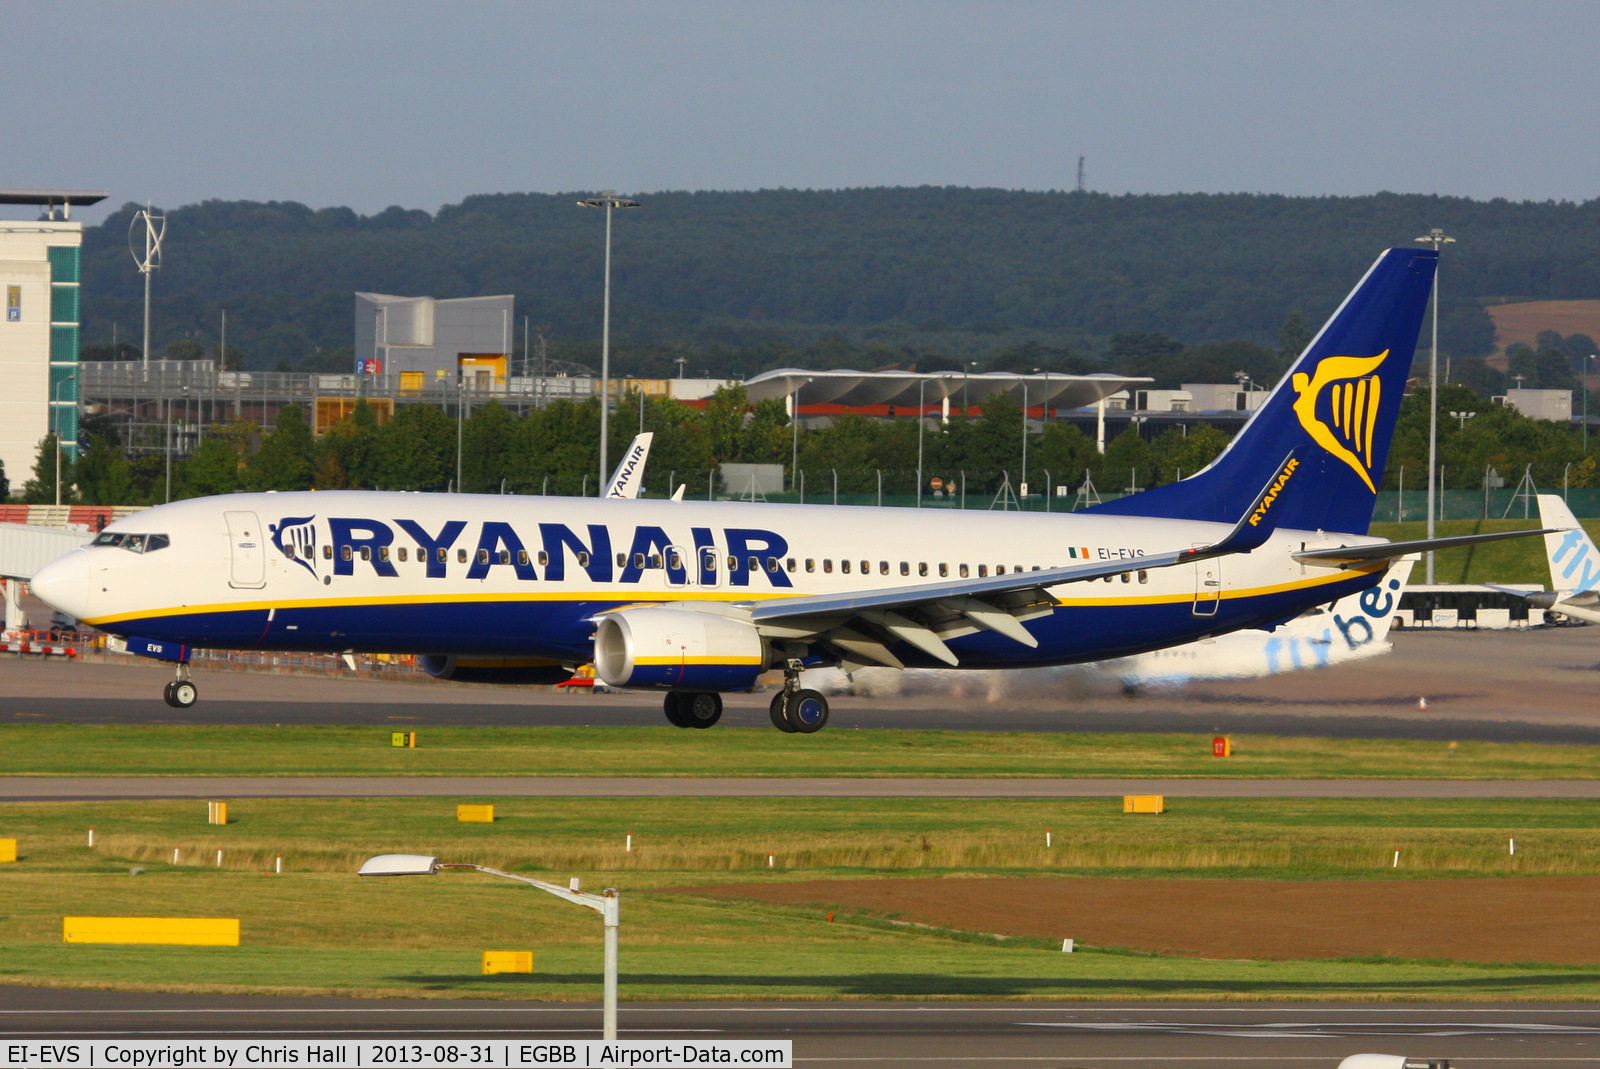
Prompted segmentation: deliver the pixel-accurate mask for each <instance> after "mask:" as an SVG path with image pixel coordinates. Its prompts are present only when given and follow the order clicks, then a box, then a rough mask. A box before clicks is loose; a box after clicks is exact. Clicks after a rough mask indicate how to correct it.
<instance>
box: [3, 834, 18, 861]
mask: <svg viewBox="0 0 1600 1069" xmlns="http://www.w3.org/2000/svg"><path fill="white" fill-rule="evenodd" d="M16 859H17V841H16V840H15V839H0V861H15V860H16Z"/></svg>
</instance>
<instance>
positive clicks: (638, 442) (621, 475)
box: [600, 431, 655, 498]
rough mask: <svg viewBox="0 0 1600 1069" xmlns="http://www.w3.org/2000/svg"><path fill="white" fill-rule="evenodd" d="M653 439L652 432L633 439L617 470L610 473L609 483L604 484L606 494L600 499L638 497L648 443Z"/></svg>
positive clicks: (653, 434) (647, 456) (648, 447)
mask: <svg viewBox="0 0 1600 1069" xmlns="http://www.w3.org/2000/svg"><path fill="white" fill-rule="evenodd" d="M654 438H655V432H654V431H645V432H644V433H643V434H641V435H639V436H637V437H636V438H634V440H633V442H632V444H630V445H629V446H628V449H627V452H625V453H623V454H622V460H621V461H620V462H619V463H618V464H617V470H616V471H614V472H612V473H611V481H610V482H609V483H607V484H606V492H605V493H603V494H601V495H600V496H601V497H622V498H635V497H638V496H639V488H640V487H641V486H643V485H644V462H645V460H646V459H648V458H649V456H650V442H651V441H652V440H653V439H654Z"/></svg>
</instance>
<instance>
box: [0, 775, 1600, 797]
mask: <svg viewBox="0 0 1600 1069" xmlns="http://www.w3.org/2000/svg"><path fill="white" fill-rule="evenodd" d="M1126 794H1161V795H1165V796H1167V797H1169V798H1600V780H1427V779H1417V780H1406V779H912V778H906V779H891V778H865V777H863V778H860V779H850V778H839V779H823V778H794V779H762V778H755V777H751V778H738V777H705V778H691V777H668V776H662V777H628V776H595V777H585V776H281V777H276V776H0V802H39V801H83V802H97V801H119V800H136V799H153V798H163V799H182V798H216V797H219V796H225V797H228V798H1115V797H1118V796H1120V795H1126Z"/></svg>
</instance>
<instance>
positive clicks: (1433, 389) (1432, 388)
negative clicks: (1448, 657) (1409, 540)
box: [1416, 227, 1456, 586]
mask: <svg viewBox="0 0 1600 1069" xmlns="http://www.w3.org/2000/svg"><path fill="white" fill-rule="evenodd" d="M1455 240H1456V239H1455V238H1451V237H1446V236H1445V233H1444V231H1443V230H1440V229H1439V228H1438V227H1434V228H1433V229H1432V230H1429V231H1428V232H1427V233H1426V234H1424V235H1423V236H1422V237H1420V238H1417V239H1416V241H1418V242H1419V243H1421V244H1423V245H1432V246H1433V251H1434V252H1435V253H1436V254H1437V253H1438V251H1439V246H1441V245H1453V244H1455ZM1429 303H1431V304H1432V305H1433V346H1432V348H1431V355H1430V356H1429V357H1428V537H1429V538H1432V537H1433V526H1434V520H1435V518H1436V513H1437V511H1438V510H1437V509H1435V508H1434V504H1433V503H1434V484H1435V482H1436V476H1437V475H1438V470H1437V467H1436V466H1437V464H1438V462H1439V266H1438V264H1435V265H1434V268H1433V300H1432V301H1431V302H1429ZM1439 489H1440V490H1443V489H1444V487H1442V486H1441V487H1439ZM1428 585H1429V586H1432V585H1433V550H1431V549H1430V550H1428Z"/></svg>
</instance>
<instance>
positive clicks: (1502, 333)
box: [1489, 301, 1600, 349]
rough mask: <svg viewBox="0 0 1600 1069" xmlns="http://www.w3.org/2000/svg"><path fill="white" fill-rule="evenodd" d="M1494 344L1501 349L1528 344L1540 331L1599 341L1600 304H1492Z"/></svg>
mask: <svg viewBox="0 0 1600 1069" xmlns="http://www.w3.org/2000/svg"><path fill="white" fill-rule="evenodd" d="M1489 316H1490V318H1491V319H1493V320H1494V340H1495V344H1496V345H1498V346H1500V348H1502V349H1504V348H1506V347H1507V346H1510V345H1515V344H1517V343H1518V342H1521V343H1522V344H1524V345H1532V344H1533V343H1534V339H1535V338H1536V337H1538V335H1539V332H1540V331H1541V330H1553V331H1556V332H1557V333H1560V334H1564V335H1565V334H1587V335H1589V337H1591V338H1600V301H1524V302H1521V303H1519V304H1492V305H1490V306H1489Z"/></svg>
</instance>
